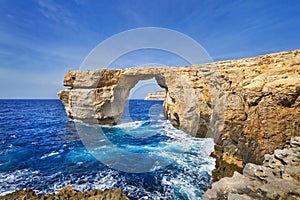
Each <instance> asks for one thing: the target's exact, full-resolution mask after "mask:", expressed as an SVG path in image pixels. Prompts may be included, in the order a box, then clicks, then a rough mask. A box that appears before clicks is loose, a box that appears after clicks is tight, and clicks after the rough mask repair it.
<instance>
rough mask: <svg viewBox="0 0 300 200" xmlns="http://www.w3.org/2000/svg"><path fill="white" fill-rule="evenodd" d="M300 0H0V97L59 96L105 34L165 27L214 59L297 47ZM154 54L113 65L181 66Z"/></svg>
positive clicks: (141, 55) (108, 35) (298, 45)
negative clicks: (69, 74) (68, 75)
mask: <svg viewBox="0 0 300 200" xmlns="http://www.w3.org/2000/svg"><path fill="white" fill-rule="evenodd" d="M299 10H300V1H297V0H295V1H276V0H273V1H268V0H266V1H252V0H251V1H247V0H242V1H219V0H213V1H211V0H207V1H201V0H196V1H189V0H187V1H184V0H178V1H177V0H173V1H166V0H152V1H146V0H140V1H100V0H99V1H98V0H97V1H96V0H74V1H71V0H70V1H50V0H36V1H31V0H26V1H21V0H0V89H1V93H0V98H57V96H56V93H57V91H58V90H60V89H62V88H63V87H62V80H63V77H64V75H65V73H66V72H67V71H68V70H71V69H79V67H80V65H81V63H82V61H83V60H84V58H85V57H86V56H87V55H88V53H89V52H90V51H91V50H92V49H93V48H94V47H95V46H96V45H98V44H99V43H100V42H102V41H103V40H105V39H107V38H109V37H110V36H112V35H114V34H117V33H120V32H122V31H126V30H129V29H133V28H140V27H163V28H168V29H172V30H175V31H179V32H181V33H184V34H186V35H188V36H189V37H191V38H193V39H194V40H196V41H197V42H198V43H199V44H201V45H202V46H203V47H204V48H205V49H206V51H207V52H208V53H209V55H210V56H211V57H212V59H213V60H214V61H217V60H224V59H226V60H227V59H234V58H241V57H249V56H256V55H259V54H264V53H272V52H277V51H284V50H292V49H297V48H300V39H299V35H300V12H299ZM168 56H169V55H163V54H159V53H157V52H155V53H153V52H149V51H148V52H147V51H145V52H144V54H143V53H140V55H138V56H137V55H132V56H129V57H127V58H126V59H123V60H122V59H121V60H119V61H118V62H117V64H118V63H123V64H124V65H126V66H134V65H138V64H145V63H162V62H164V60H168V62H164V63H162V64H170V65H181V64H182V62H181V61H180V60H178V59H172V58H171V57H172V56H171V57H170V56H169V57H168Z"/></svg>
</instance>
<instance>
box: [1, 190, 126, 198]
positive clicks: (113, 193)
mask: <svg viewBox="0 0 300 200" xmlns="http://www.w3.org/2000/svg"><path fill="white" fill-rule="evenodd" d="M0 199H3V200H25V199H36V200H38V199H41V200H42V199H49V200H50V199H53V200H54V199H55V200H64V199H72V200H81V199H84V200H101V199H103V200H129V198H128V197H126V195H125V194H123V193H122V192H121V190H120V189H116V190H107V189H106V190H104V191H101V190H92V191H85V192H76V191H74V190H73V189H72V187H65V188H63V189H61V190H59V191H58V192H57V193H52V194H45V195H37V194H35V192H34V191H33V190H32V189H29V188H26V189H24V190H17V191H15V192H13V193H10V194H7V195H5V196H1V197H0Z"/></svg>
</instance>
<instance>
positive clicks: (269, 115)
mask: <svg viewBox="0 0 300 200" xmlns="http://www.w3.org/2000/svg"><path fill="white" fill-rule="evenodd" d="M151 78H155V79H156V81H157V83H158V85H160V86H161V87H162V88H164V89H165V90H166V97H165V101H164V109H165V115H166V117H167V118H168V119H170V121H171V122H172V124H173V125H174V126H175V127H178V128H180V129H182V130H184V131H185V132H187V133H190V134H192V135H194V136H198V137H213V138H214V139H215V142H216V144H217V145H216V148H215V149H216V150H215V152H214V156H215V157H216V158H218V159H217V169H216V171H215V173H214V174H215V179H219V178H220V177H223V176H230V175H232V173H233V171H234V170H239V169H242V167H243V165H244V163H248V162H253V163H262V161H263V155H264V154H266V153H272V152H273V151H274V150H275V149H276V148H280V149H281V148H283V147H285V146H286V145H287V144H288V143H289V140H290V139H291V137H292V136H295V135H298V134H299V133H300V122H299V119H300V98H299V94H300V50H295V51H288V52H281V53H275V54H269V55H263V56H259V57H254V58H245V59H239V60H230V61H222V62H215V63H209V64H204V65H194V66H190V67H177V68H176V67H144V68H129V69H122V70H103V69H101V70H90V71H69V72H68V73H67V74H66V76H65V79H64V85H65V86H68V87H70V88H69V89H66V90H63V91H60V92H59V93H58V95H59V98H60V99H61V101H62V102H63V104H64V105H65V108H66V112H67V114H68V116H69V117H71V118H74V119H80V120H82V121H86V122H90V123H99V124H110V125H111V124H115V123H117V121H118V120H119V118H120V117H121V115H122V112H123V108H124V105H125V102H126V99H127V98H128V95H129V92H130V89H131V88H133V87H134V86H135V84H136V83H137V82H138V81H139V80H145V79H151Z"/></svg>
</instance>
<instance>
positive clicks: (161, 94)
mask: <svg viewBox="0 0 300 200" xmlns="http://www.w3.org/2000/svg"><path fill="white" fill-rule="evenodd" d="M165 97H166V91H164V90H162V91H157V92H151V93H149V94H147V96H146V97H145V98H144V100H160V101H163V100H165Z"/></svg>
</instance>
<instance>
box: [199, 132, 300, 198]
mask: <svg viewBox="0 0 300 200" xmlns="http://www.w3.org/2000/svg"><path fill="white" fill-rule="evenodd" d="M299 186H300V137H295V138H292V140H291V146H290V147H289V148H286V149H283V150H275V152H274V154H273V155H269V154H266V155H265V159H264V162H263V165H255V164H252V163H248V164H247V165H246V166H245V168H244V170H243V174H240V173H238V172H235V173H234V175H233V177H230V178H223V179H221V180H220V181H218V182H216V183H213V186H212V189H210V190H208V191H207V192H206V193H205V195H204V199H205V200H206V199H207V200H208V199H220V200H221V199H229V200H230V199H232V200H235V199H245V200H246V199H249V200H250V199H270V200H271V199H300V187H299Z"/></svg>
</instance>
